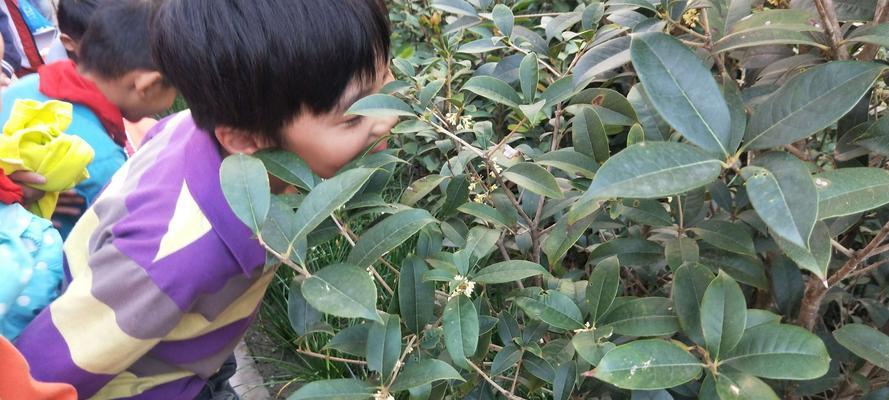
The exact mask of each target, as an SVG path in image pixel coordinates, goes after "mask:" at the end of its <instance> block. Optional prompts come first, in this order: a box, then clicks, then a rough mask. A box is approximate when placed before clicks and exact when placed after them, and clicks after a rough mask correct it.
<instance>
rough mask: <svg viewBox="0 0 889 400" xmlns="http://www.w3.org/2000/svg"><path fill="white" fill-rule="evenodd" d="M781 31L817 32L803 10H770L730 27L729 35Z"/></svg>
mask: <svg viewBox="0 0 889 400" xmlns="http://www.w3.org/2000/svg"><path fill="white" fill-rule="evenodd" d="M770 29H783V30H789V31H819V30H820V28H818V27H817V26H815V23H813V22H812V16H811V15H810V14H809V13H808V12H806V11H805V10H797V9H789V10H787V9H771V10H763V11H760V12H757V13H753V14H751V15H750V16H748V17H746V18H743V19H741V20H739V21H738V22H737V23H735V24H734V25H732V28H731V30H730V33H733V34H734V33H741V32H751V31H755V30H770Z"/></svg>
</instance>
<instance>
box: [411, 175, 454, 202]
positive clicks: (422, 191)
mask: <svg viewBox="0 0 889 400" xmlns="http://www.w3.org/2000/svg"><path fill="white" fill-rule="evenodd" d="M445 179H447V177H446V176H441V175H438V174H432V175H426V176H424V177H422V178H420V179H417V180H415V181H414V182H413V183H411V185H410V186H408V187H407V189H405V190H404V193H403V194H402V195H401V204H404V205H408V206H413V205H414V204H417V202H418V201H420V199H422V198H423V197H426V195H427V194H429V193H430V192H432V191H433V190H434V189H435V188H436V187H438V185H439V184H440V183H442V182H443V181H444V180H445Z"/></svg>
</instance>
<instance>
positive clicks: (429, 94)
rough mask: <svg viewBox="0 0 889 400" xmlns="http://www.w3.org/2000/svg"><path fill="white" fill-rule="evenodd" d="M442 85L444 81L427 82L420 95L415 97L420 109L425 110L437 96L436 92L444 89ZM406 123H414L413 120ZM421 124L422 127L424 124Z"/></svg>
mask: <svg viewBox="0 0 889 400" xmlns="http://www.w3.org/2000/svg"><path fill="white" fill-rule="evenodd" d="M444 84H445V80H444V79H438V80H434V81H432V82H429V84H427V85H426V86H424V87H423V89H422V90H420V93H419V94H418V95H417V100H420V107H423V108H426V107H428V106H429V105H431V104H432V100H433V99H434V98H435V96H436V95H437V94H438V92H440V91H441V88H442V87H444ZM408 121H415V120H408ZM417 122H421V121H417ZM421 123H422V122H421ZM422 124H423V125H422V126H425V125H426V124H425V123H422Z"/></svg>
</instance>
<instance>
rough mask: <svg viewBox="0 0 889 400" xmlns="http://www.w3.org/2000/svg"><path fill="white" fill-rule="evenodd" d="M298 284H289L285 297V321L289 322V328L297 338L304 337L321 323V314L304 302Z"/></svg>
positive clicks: (295, 282) (296, 282)
mask: <svg viewBox="0 0 889 400" xmlns="http://www.w3.org/2000/svg"><path fill="white" fill-rule="evenodd" d="M300 284H301V282H299V281H296V280H295V281H293V282H291V283H290V294H289V295H288V296H287V319H289V320H290V327H291V328H293V330H294V331H296V333H297V334H299V336H305V334H306V333H308V332H310V331H311V330H313V329H315V328H316V327H317V326H318V325H319V324H320V323H321V313H319V312H318V310H315V309H314V308H312V307H311V306H309V303H307V302H306V299H305V297H303V294H302V291H301V290H300Z"/></svg>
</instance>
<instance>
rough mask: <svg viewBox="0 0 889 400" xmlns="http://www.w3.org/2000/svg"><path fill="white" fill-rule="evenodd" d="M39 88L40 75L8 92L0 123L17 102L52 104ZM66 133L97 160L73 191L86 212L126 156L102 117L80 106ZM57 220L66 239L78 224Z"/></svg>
mask: <svg viewBox="0 0 889 400" xmlns="http://www.w3.org/2000/svg"><path fill="white" fill-rule="evenodd" d="M39 87H40V77H39V75H38V74H31V75H28V76H26V77H24V78H22V79H20V80H18V81H16V82H15V83H13V84H12V85H11V86H9V87H8V88H6V89H5V90H4V91H3V96H2V97H3V107H2V109H0V123H3V124H5V123H6V121H7V120H8V119H9V113H10V111H11V110H12V105H13V103H15V101H16V100H17V99H33V100H37V101H47V100H53V99H51V98H49V97H46V96H45V95H44V94H43V93H40V90H39ZM65 133H67V134H71V135H76V136H80V137H82V138H83V139H84V140H86V142H87V143H89V145H90V146H92V148H93V150H94V151H95V152H96V155H95V158H93V161H92V162H91V163H90V164H89V165H88V166H87V167H86V169H87V172H89V174H90V177H89V179H87V180H85V181H83V182H81V183H80V184H78V185H77V186H76V187H75V188H74V189H75V190H76V191H77V194H79V195H80V196H82V197H83V198H84V199H85V200H86V206H85V207H84V210H85V209H86V208H87V207H89V206H90V205H92V204H93V202H94V201H95V200H96V197H98V195H99V192H101V191H102V189H103V188H104V187H105V185H106V184H108V182H109V181H110V180H111V176H112V175H114V173H115V172H117V170H118V169H119V168H120V167H121V166H122V165H123V163H124V162H125V161H126V159H127V157H126V152H125V151H124V149H123V148H122V147H120V146H118V145H117V143H114V141H113V140H112V139H111V136H109V135H108V132H107V131H106V130H105V127H104V126H102V123H101V122H100V121H99V117H97V116H96V114H95V113H93V112H92V110H90V109H89V108H87V107H86V106H84V105H81V104H74V115H73V117H72V119H71V126H69V127H68V129H67V130H66V131H65ZM58 220H59V222H61V227H60V228H59V233H61V234H62V238H67V237H68V233H69V232H71V228H73V227H74V224H75V223H76V222H77V220H76V219H74V218H70V217H64V218H59V219H58Z"/></svg>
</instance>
